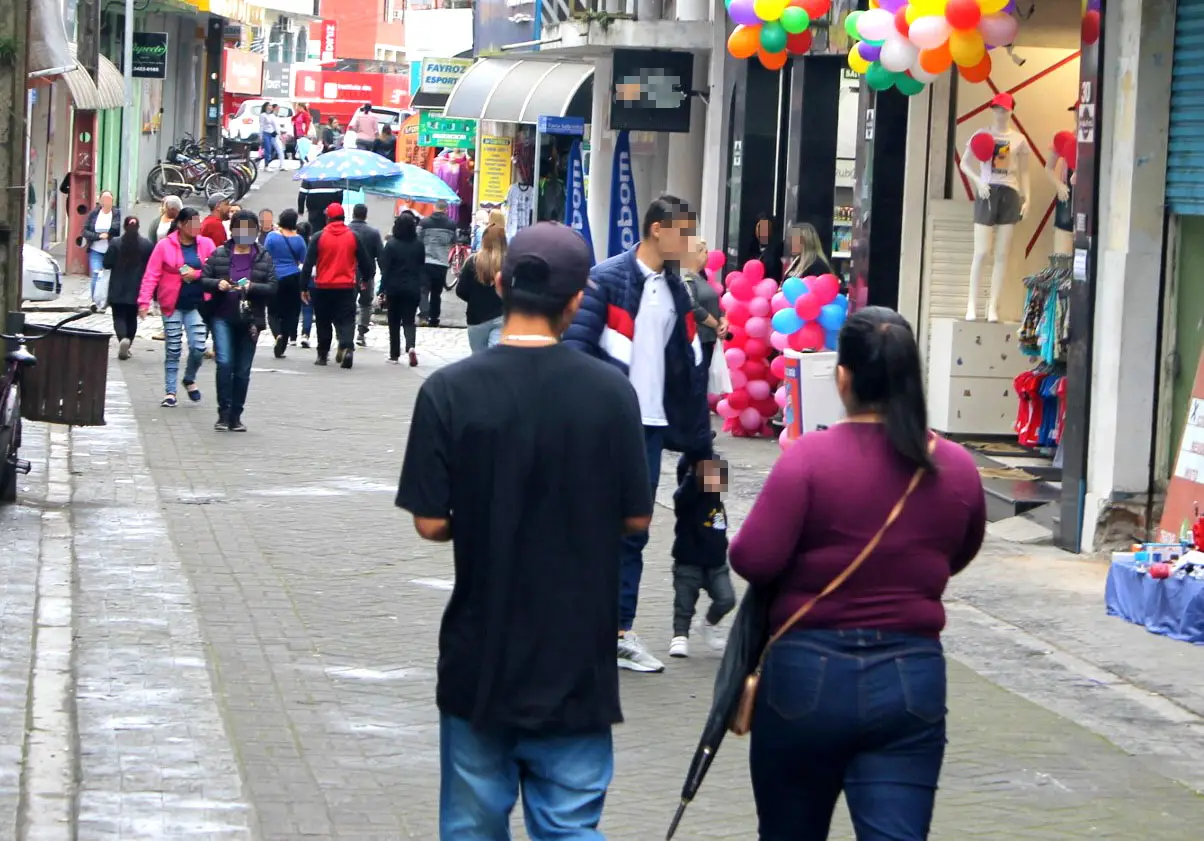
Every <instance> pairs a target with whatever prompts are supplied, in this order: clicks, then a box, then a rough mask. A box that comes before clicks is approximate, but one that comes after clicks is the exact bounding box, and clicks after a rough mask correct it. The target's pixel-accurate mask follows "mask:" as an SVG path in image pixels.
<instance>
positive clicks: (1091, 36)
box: [1083, 0, 1102, 46]
mask: <svg viewBox="0 0 1204 841" xmlns="http://www.w3.org/2000/svg"><path fill="white" fill-rule="evenodd" d="M1101 6H1102V3H1101V0H1083V43H1084V44H1086V45H1087V46H1091V45H1092V44H1094V43H1095V42H1096V41H1098V40H1099V30H1100V23H1101V21H1100V14H1099V13H1100V8H1101Z"/></svg>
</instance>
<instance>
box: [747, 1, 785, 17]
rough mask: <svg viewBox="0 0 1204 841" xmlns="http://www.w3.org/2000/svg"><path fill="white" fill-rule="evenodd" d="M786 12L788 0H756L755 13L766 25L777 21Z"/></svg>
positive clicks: (754, 3)
mask: <svg viewBox="0 0 1204 841" xmlns="http://www.w3.org/2000/svg"><path fill="white" fill-rule="evenodd" d="M785 10H786V0H754V2H753V11H754V12H755V13H756V15H757V17H759V18H760V19H761V20H763V21H765V22H766V23H768V22H770V21H774V20H777V19H778V18H780V17H781V16H782V12H784V11H785Z"/></svg>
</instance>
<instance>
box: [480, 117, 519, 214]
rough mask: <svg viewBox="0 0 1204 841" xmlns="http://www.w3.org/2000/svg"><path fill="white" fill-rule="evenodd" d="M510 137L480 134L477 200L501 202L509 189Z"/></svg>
mask: <svg viewBox="0 0 1204 841" xmlns="http://www.w3.org/2000/svg"><path fill="white" fill-rule="evenodd" d="M510 159H511V153H510V138H509V137H493V136H491V135H488V134H483V135H481V159H480V161H479V162H478V163H477V184H478V186H477V202H478V203H479V204H501V203H502V202H504V201H505V200H506V193H507V192H508V191H509V190H510Z"/></svg>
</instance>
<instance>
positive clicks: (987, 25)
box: [978, 12, 1020, 47]
mask: <svg viewBox="0 0 1204 841" xmlns="http://www.w3.org/2000/svg"><path fill="white" fill-rule="evenodd" d="M1019 28H1020V24H1019V23H1017V22H1016V19H1015V18H1014V17H1012V16H1011V15H1008V14H1004V13H1003V12H997V13H995V14H993V15H984V16H983V17H982V18H980V19H979V21H978V31H979V32H980V33H982V40H983V41H985V42H986V43H987V44H989V45H990V46H992V47H1006V46H1007V45H1008V44H1010V43H1012V41H1014V40H1016V30H1017V29H1019Z"/></svg>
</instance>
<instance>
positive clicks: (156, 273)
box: [138, 207, 215, 408]
mask: <svg viewBox="0 0 1204 841" xmlns="http://www.w3.org/2000/svg"><path fill="white" fill-rule="evenodd" d="M200 231H201V219H200V213H198V212H197V210H196V208H192V207H185V208H183V209H182V210H181V211H180V213H179V215H178V216H176V219H175V223H174V224H173V225H172V227H171V229H170V231H169V232H168V234H167V236H166V237H164V238H163V239H161V240H159V242H158V243H156V244H155V250H154V251H152V252H151V256H150V262H149V263H147V266H146V274H144V275H143V276H142V290H141V291H140V292H139V294H138V317H139V318H145V317H146V313H147V311H148V310H149V309H150V304H151V300H153V299H154V298H155V297H156V296H158V301H159V310H160V311H161V312H162V313H163V335H164V337H165V339H166V344H167V353H166V355H165V356H164V358H163V374H164V386H163V388H164V391H165V392H166V394H165V396H164V398H163V402H162V403H160V404H159V405H160V406H165V407H168V408H171V407H174V406H175V405H176V383H177V381H178V379H179V374H180V351H181V350H182V348H183V344H184V339H185V337H187V340H188V362H187V363H186V365H185V366H184V388H185V390H186V391H187V392H188V399H190V400H191V401H192V402H194V403H196V402H198V401H200V399H201V390H200V389H199V388H198V387H197V384H196V375H197V372H198V371H199V370H200V368H201V361H202V360H203V359H204V358H205V333H206V330H205V320H204V318H203V317H202V316H201V306H202V305H203V304H204V301H205V296H204V293H203V292H202V291H201V267H202V266H204V265H205V261H206V260H208V259H209V255H210V254H212V253H213V251H214V248H215V246H214V245H213V240H211V239H209V237H203V236H201V235H200Z"/></svg>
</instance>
